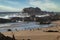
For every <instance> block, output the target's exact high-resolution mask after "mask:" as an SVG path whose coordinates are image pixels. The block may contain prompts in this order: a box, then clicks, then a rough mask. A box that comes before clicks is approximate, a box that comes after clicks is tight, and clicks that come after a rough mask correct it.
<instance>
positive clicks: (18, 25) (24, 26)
mask: <svg viewBox="0 0 60 40" xmlns="http://www.w3.org/2000/svg"><path fill="white" fill-rule="evenodd" d="M12 14H17V13H0V18H1V17H6V16H7V15H12ZM7 17H8V16H7ZM53 25H54V24H40V23H39V22H23V21H20V22H15V23H4V24H0V32H6V31H7V30H8V29H11V30H12V31H16V30H29V29H34V28H43V27H50V26H53Z"/></svg>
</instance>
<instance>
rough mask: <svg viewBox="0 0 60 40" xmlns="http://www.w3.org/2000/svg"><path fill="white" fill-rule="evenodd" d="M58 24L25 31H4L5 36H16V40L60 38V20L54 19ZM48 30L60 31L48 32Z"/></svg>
mask: <svg viewBox="0 0 60 40" xmlns="http://www.w3.org/2000/svg"><path fill="white" fill-rule="evenodd" d="M52 23H55V24H56V25H54V26H51V27H48V28H38V29H34V30H33V29H32V30H24V31H14V32H12V31H11V32H3V34H4V35H5V36H10V37H12V35H14V36H15V39H16V40H60V21H54V22H52ZM48 30H53V31H58V32H46V31H48Z"/></svg>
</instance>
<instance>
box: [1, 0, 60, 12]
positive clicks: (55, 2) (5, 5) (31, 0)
mask: <svg viewBox="0 0 60 40" xmlns="http://www.w3.org/2000/svg"><path fill="white" fill-rule="evenodd" d="M26 7H39V8H40V9H41V10H43V11H53V12H60V0H0V12H1V11H21V10H22V9H23V8H26Z"/></svg>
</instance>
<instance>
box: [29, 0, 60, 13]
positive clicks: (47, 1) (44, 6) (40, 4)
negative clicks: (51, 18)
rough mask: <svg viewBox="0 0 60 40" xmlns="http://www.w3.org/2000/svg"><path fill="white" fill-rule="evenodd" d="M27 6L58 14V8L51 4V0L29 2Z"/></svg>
mask: <svg viewBox="0 0 60 40" xmlns="http://www.w3.org/2000/svg"><path fill="white" fill-rule="evenodd" d="M29 4H30V5H32V6H34V7H39V8H41V9H42V10H43V11H55V12H60V11H59V10H60V8H59V6H58V5H56V4H55V3H54V2H52V1H51V0H30V1H29Z"/></svg>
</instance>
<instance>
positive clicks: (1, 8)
mask: <svg viewBox="0 0 60 40" xmlns="http://www.w3.org/2000/svg"><path fill="white" fill-rule="evenodd" d="M1 10H4V11H13V12H14V11H20V9H18V8H13V7H10V6H4V5H0V11H1Z"/></svg>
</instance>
